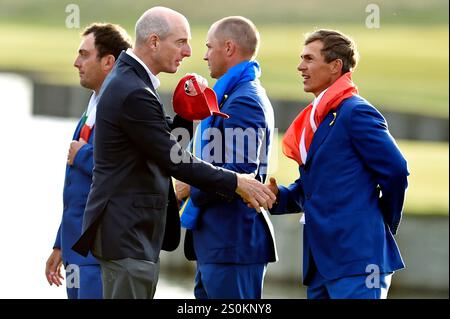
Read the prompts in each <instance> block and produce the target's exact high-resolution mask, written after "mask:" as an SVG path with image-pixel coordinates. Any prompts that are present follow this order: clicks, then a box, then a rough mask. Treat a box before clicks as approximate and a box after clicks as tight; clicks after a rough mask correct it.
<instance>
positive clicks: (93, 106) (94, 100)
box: [86, 91, 98, 116]
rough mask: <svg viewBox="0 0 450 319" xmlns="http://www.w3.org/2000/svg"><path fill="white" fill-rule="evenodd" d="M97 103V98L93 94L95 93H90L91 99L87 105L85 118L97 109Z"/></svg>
mask: <svg viewBox="0 0 450 319" xmlns="http://www.w3.org/2000/svg"><path fill="white" fill-rule="evenodd" d="M97 102H98V96H97V94H96V93H95V91H92V95H91V98H90V99H89V104H88V107H87V110H86V116H89V114H90V113H91V112H92V111H93V110H94V112H95V109H96V108H97Z"/></svg>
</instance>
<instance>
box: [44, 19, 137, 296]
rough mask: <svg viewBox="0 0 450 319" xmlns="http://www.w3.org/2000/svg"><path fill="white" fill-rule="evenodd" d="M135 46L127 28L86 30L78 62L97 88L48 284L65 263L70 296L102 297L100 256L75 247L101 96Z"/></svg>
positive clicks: (72, 154) (78, 146)
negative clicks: (107, 79)
mask: <svg viewBox="0 0 450 319" xmlns="http://www.w3.org/2000/svg"><path fill="white" fill-rule="evenodd" d="M130 47H131V39H130V37H129V36H128V35H127V33H126V31H125V30H124V29H123V28H121V27H120V26H118V25H113V24H100V23H94V24H92V25H90V26H88V27H87V28H86V29H85V30H84V32H83V34H82V40H81V44H80V47H79V49H78V56H77V59H76V60H75V62H74V66H75V67H76V68H77V69H78V70H79V75H80V84H81V86H83V87H85V88H87V89H90V90H92V91H93V94H92V96H91V99H90V101H89V106H88V108H87V110H86V112H85V113H84V114H83V116H82V118H81V119H80V121H79V122H78V125H77V128H76V130H75V133H74V135H73V138H72V142H71V143H70V148H69V154H68V157H67V166H66V175H65V182H64V190H63V203H64V208H63V215H62V220H61V224H60V226H59V229H58V234H57V236H56V240H55V244H54V245H53V252H52V253H51V255H50V257H49V259H48V260H47V264H46V269H45V274H46V277H47V280H48V282H49V284H50V285H52V284H55V285H56V286H60V285H61V279H63V276H62V275H61V273H60V268H61V266H62V265H64V267H65V268H66V277H67V282H66V287H67V295H68V297H69V299H80V298H83V299H84V298H89V299H99V298H102V282H101V271H100V265H99V263H98V261H97V260H96V259H95V258H94V257H93V256H92V255H91V254H89V255H88V256H87V257H82V256H80V255H79V254H77V253H75V252H74V251H72V249H71V247H72V245H73V244H74V243H75V241H76V240H77V238H78V237H79V236H80V234H81V227H82V222H83V212H84V208H85V206H86V200H87V196H88V193H89V189H90V187H91V182H92V170H93V166H94V161H93V146H92V142H93V139H94V130H95V129H94V127H95V114H96V104H97V96H98V93H99V90H100V87H101V85H102V83H103V80H104V79H105V77H106V75H107V74H108V73H109V72H110V71H111V69H112V67H113V65H114V62H115V61H116V59H117V58H118V56H119V54H120V52H121V51H122V50H126V49H127V48H130ZM69 276H70V277H69Z"/></svg>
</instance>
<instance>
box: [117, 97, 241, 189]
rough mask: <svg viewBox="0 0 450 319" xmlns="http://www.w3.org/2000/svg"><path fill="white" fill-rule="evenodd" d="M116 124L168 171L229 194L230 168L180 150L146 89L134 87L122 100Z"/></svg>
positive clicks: (232, 179)
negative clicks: (219, 166)
mask: <svg viewBox="0 0 450 319" xmlns="http://www.w3.org/2000/svg"><path fill="white" fill-rule="evenodd" d="M121 111H122V112H121V118H120V124H121V126H122V128H123V130H124V132H126V134H127V135H128V136H129V138H130V139H131V142H132V143H134V144H135V145H136V146H137V147H138V148H139V149H140V150H141V151H142V153H143V154H144V155H145V157H146V158H147V160H150V161H153V162H154V163H156V164H157V165H158V166H159V167H160V168H161V169H162V170H164V171H166V172H167V174H168V175H170V176H173V177H175V178H176V179H178V180H180V181H183V182H185V183H188V184H191V185H194V186H195V187H198V188H200V189H211V190H214V191H215V192H216V193H217V194H220V195H222V196H224V197H229V198H231V197H233V196H234V193H235V190H236V187H237V179H236V175H235V174H234V173H233V172H230V171H228V170H223V169H219V168H216V167H214V166H212V165H210V164H208V163H206V162H203V161H201V160H199V159H197V158H196V157H194V156H193V155H192V154H191V153H189V152H187V151H185V150H183V149H182V148H181V145H180V144H179V143H177V141H176V138H175V137H174V136H173V135H172V134H171V133H170V127H169V123H168V122H167V121H166V119H165V116H164V113H163V111H162V108H161V105H160V104H159V102H158V101H157V100H156V99H155V97H154V96H153V95H151V93H150V92H148V91H147V90H145V89H138V90H135V91H134V92H132V93H130V94H129V95H128V97H127V98H126V99H125V101H124V103H123V104H122V110H121Z"/></svg>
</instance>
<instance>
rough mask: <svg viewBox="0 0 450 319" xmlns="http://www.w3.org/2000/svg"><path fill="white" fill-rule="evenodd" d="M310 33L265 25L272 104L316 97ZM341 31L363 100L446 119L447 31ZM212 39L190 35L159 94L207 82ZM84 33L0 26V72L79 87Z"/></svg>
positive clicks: (264, 60)
mask: <svg viewBox="0 0 450 319" xmlns="http://www.w3.org/2000/svg"><path fill="white" fill-rule="evenodd" d="M327 27H330V28H335V27H337V25H327ZM127 29H128V30H130V29H131V28H127ZM312 29H313V25H291V24H290V25H286V24H284V25H270V26H268V25H262V26H260V28H259V30H260V33H261V38H262V44H261V48H260V54H259V57H258V60H259V62H260V64H261V66H262V72H263V73H262V78H261V80H262V82H263V85H264V86H265V87H266V89H267V91H268V94H269V96H270V97H271V98H278V99H280V98H283V99H290V100H310V99H311V98H312V97H311V95H308V94H306V93H304V92H303V91H302V87H301V81H300V77H299V74H298V71H297V70H296V67H297V65H298V63H299V54H300V50H301V42H302V35H303V34H304V33H306V32H308V31H311V30H312ZM339 29H340V30H341V31H343V32H345V33H347V34H349V35H351V36H352V37H354V39H355V40H356V41H357V43H358V47H359V50H360V54H361V57H362V58H361V61H360V64H359V66H358V68H357V71H356V72H355V75H354V80H355V83H356V84H357V85H358V87H359V90H360V92H361V94H362V95H363V96H364V97H366V98H367V99H368V100H370V101H371V102H372V103H373V104H374V105H376V106H377V107H378V108H379V109H381V110H387V109H389V110H395V111H403V112H413V113H419V114H428V115H437V116H442V117H447V118H448V29H447V26H444V25H431V26H403V25H389V26H385V27H382V28H381V29H378V30H374V29H366V28H365V27H361V26H357V25H342V24H341V25H339ZM206 32H207V27H201V26H194V27H193V28H192V36H193V37H192V48H193V55H192V57H191V58H188V59H185V61H184V62H183V65H182V66H181V68H180V70H179V72H178V74H176V75H171V74H170V75H169V74H161V75H160V78H161V80H162V87H161V90H165V91H172V90H173V89H174V87H175V85H176V83H177V80H178V78H179V77H181V76H182V75H183V74H185V73H187V72H197V73H199V74H202V75H203V76H205V77H208V74H209V72H208V69H207V67H206V63H205V62H204V61H203V60H202V58H203V54H204V52H205V45H204V42H205V36H206ZM79 33H80V30H75V29H66V28H64V27H55V26H35V27H30V26H27V25H17V24H4V23H1V24H0V37H1V38H2V39H3V41H4V43H5V44H7V46H8V47H9V48H11V49H9V50H2V51H1V52H0V69H8V70H22V71H32V72H37V73H39V74H40V75H41V77H42V80H43V81H47V82H59V83H71V84H76V83H77V82H78V77H77V76H76V72H75V69H74V68H73V60H74V59H75V54H76V51H77V48H78V44H79ZM209 80H210V84H213V83H214V80H212V79H209Z"/></svg>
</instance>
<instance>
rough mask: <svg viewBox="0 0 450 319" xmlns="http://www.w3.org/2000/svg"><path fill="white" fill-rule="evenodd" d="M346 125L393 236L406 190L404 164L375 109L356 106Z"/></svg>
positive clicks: (406, 171) (405, 168) (406, 174)
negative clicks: (370, 175) (378, 193)
mask: <svg viewBox="0 0 450 319" xmlns="http://www.w3.org/2000/svg"><path fill="white" fill-rule="evenodd" d="M349 125H350V136H351V140H352V144H353V145H354V147H355V149H356V152H357V153H358V154H359V155H360V156H361V159H362V161H363V162H364V163H365V165H366V166H367V167H368V169H370V170H371V171H372V172H373V175H374V177H375V179H376V182H377V183H378V185H379V186H380V189H381V198H380V207H381V210H382V213H383V218H384V221H385V222H386V224H387V225H388V226H389V228H390V230H391V232H392V233H393V234H394V235H395V234H396V233H397V229H398V226H399V224H400V220H401V216H402V209H403V201H404V198H405V192H406V188H407V186H408V182H407V176H408V175H409V173H408V170H407V165H406V160H405V159H404V158H403V155H402V154H401V152H400V149H399V148H398V146H397V144H396V143H395V141H394V138H393V137H392V136H391V134H390V133H389V131H388V128H387V124H386V121H385V119H384V118H383V116H382V115H381V114H380V113H379V112H378V111H377V110H376V109H375V108H373V107H370V106H368V105H365V104H361V105H357V106H356V107H355V108H354V109H353V111H352V114H351V119H350V123H349Z"/></svg>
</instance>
